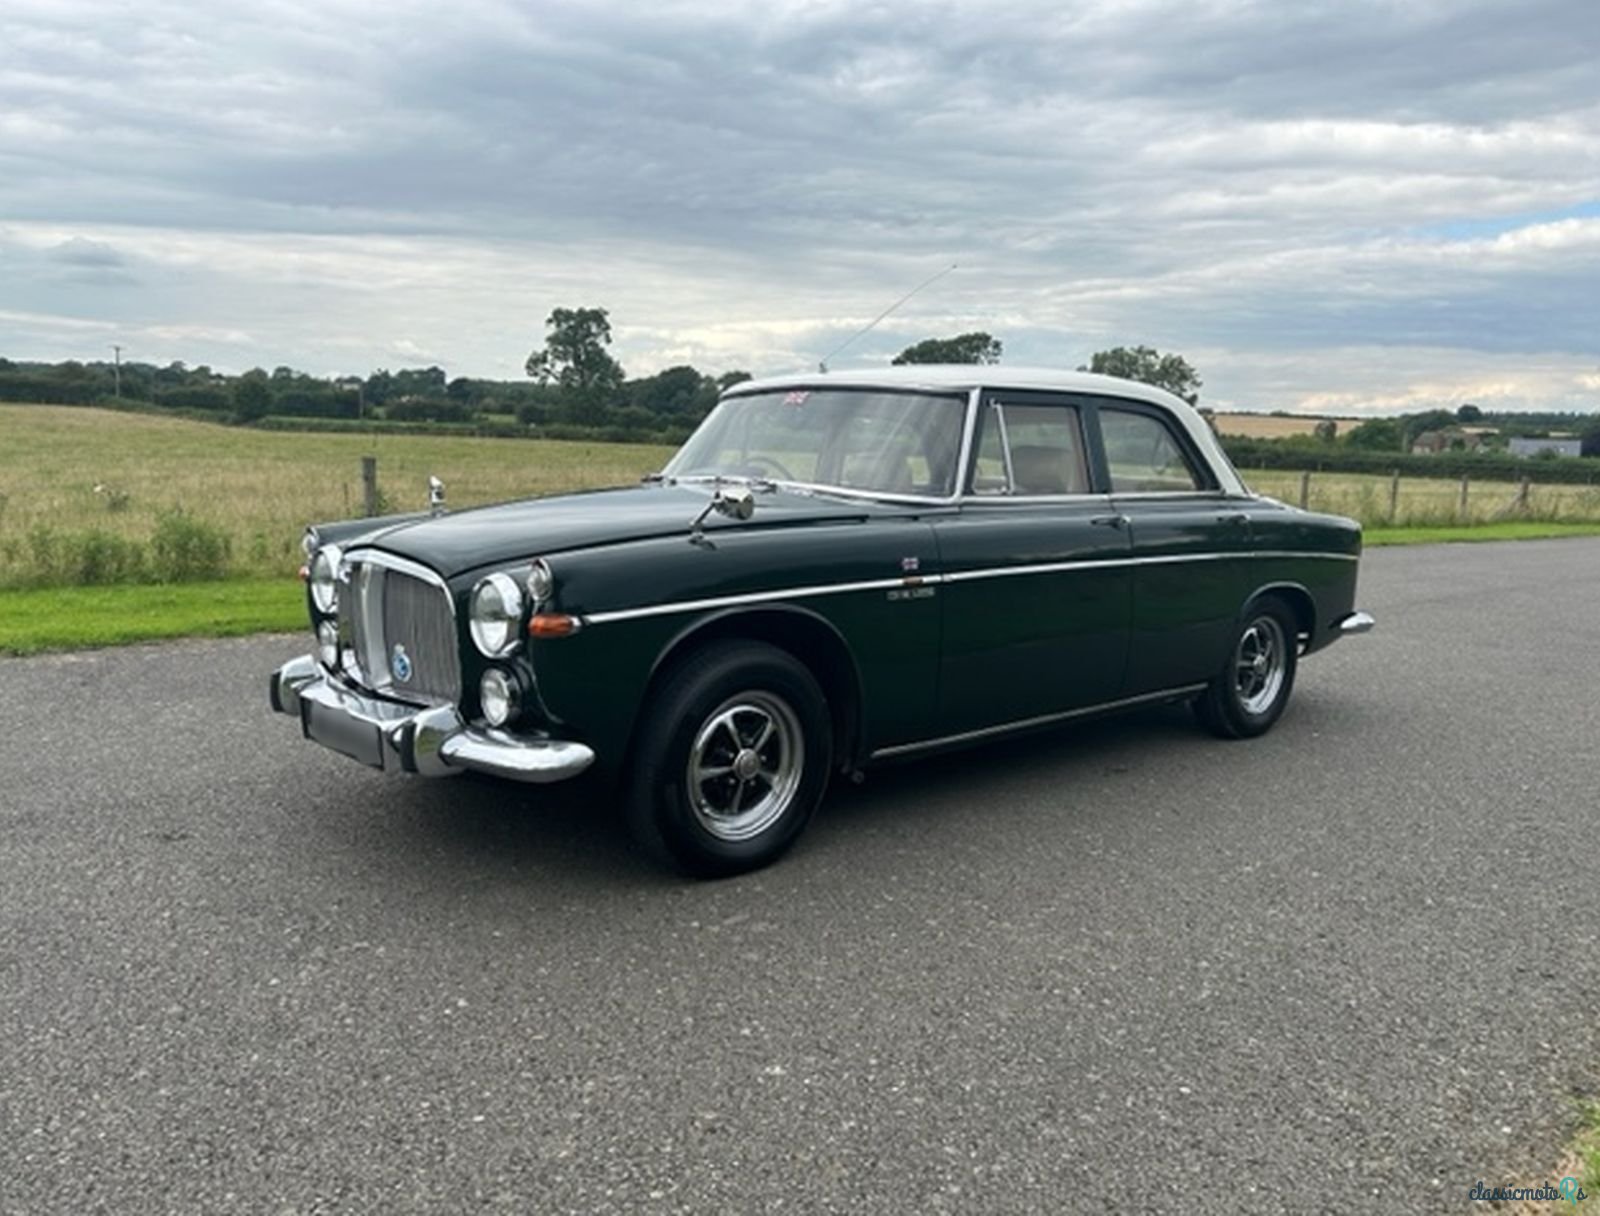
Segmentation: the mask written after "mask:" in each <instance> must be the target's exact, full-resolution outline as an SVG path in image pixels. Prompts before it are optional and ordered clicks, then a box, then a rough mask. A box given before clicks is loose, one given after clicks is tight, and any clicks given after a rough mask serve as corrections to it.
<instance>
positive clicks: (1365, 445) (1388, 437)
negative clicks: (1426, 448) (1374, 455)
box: [1344, 418, 1406, 452]
mask: <svg viewBox="0 0 1600 1216" xmlns="http://www.w3.org/2000/svg"><path fill="white" fill-rule="evenodd" d="M1405 435H1406V433H1405V428H1404V427H1402V426H1401V424H1400V420H1399V419H1398V418H1368V419H1367V420H1366V421H1365V422H1363V423H1362V424H1361V425H1360V426H1358V427H1356V428H1355V429H1353V430H1352V431H1351V432H1350V433H1349V434H1348V435H1346V436H1345V440H1344V441H1345V442H1346V443H1348V444H1349V445H1350V446H1351V447H1353V448H1361V449H1363V450H1364V451H1368V452H1398V451H1400V450H1401V444H1402V442H1403V441H1404V440H1405Z"/></svg>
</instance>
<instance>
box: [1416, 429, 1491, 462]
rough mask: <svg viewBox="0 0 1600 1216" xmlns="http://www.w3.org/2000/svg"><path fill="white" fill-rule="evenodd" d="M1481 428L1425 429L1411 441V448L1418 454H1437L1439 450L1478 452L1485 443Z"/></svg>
mask: <svg viewBox="0 0 1600 1216" xmlns="http://www.w3.org/2000/svg"><path fill="white" fill-rule="evenodd" d="M1480 432H1481V428H1473V429H1468V428H1466V427H1459V426H1447V427H1445V428H1444V429H1442V430H1438V431H1423V432H1422V434H1420V435H1418V436H1417V437H1416V438H1415V439H1413V440H1412V441H1411V450H1412V451H1413V452H1415V453H1418V454H1427V455H1430V456H1431V455H1437V454H1438V453H1439V452H1476V451H1477V450H1478V448H1479V447H1480V446H1481V445H1482V444H1483V435H1482V434H1481V433H1480Z"/></svg>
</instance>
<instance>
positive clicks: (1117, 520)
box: [1089, 515, 1128, 528]
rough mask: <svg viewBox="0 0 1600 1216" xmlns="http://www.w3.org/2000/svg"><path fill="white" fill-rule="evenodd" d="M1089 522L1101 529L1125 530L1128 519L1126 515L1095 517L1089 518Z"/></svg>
mask: <svg viewBox="0 0 1600 1216" xmlns="http://www.w3.org/2000/svg"><path fill="white" fill-rule="evenodd" d="M1089 522H1090V523H1092V524H1098V525H1099V526H1100V527H1102V528H1126V527H1127V526H1128V517H1127V516H1126V515H1096V516H1093V517H1091V518H1090V520H1089Z"/></svg>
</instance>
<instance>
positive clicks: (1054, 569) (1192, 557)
mask: <svg viewBox="0 0 1600 1216" xmlns="http://www.w3.org/2000/svg"><path fill="white" fill-rule="evenodd" d="M1257 557H1291V558H1293V557H1303V558H1323V559H1326V560H1328V561H1343V562H1353V561H1358V560H1360V559H1359V558H1357V557H1356V556H1355V555H1354V554H1350V553H1295V552H1292V551H1288V550H1255V551H1250V552H1243V551H1241V552H1239V553H1162V554H1157V555H1156V556H1155V557H1108V558H1101V559H1097V560H1095V561H1087V562H1046V563H1043V564H1040V565H1037V566H993V567H990V568H987V569H984V570H957V571H956V572H955V573H953V574H939V575H929V576H928V580H927V581H928V582H941V583H966V582H971V581H973V580H975V579H986V578H1009V577H1010V576H1012V575H1015V574H1059V573H1061V572H1063V571H1066V570H1106V569H1111V568H1114V567H1117V566H1173V565H1181V564H1182V563H1184V562H1226V561H1235V560H1238V559H1241V558H1257Z"/></svg>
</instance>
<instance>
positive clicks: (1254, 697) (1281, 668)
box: [1233, 616, 1289, 715]
mask: <svg viewBox="0 0 1600 1216" xmlns="http://www.w3.org/2000/svg"><path fill="white" fill-rule="evenodd" d="M1288 660H1289V645H1288V639H1287V638H1285V637H1284V633H1283V626H1282V625H1280V624H1278V620H1277V618H1276V617H1271V616H1259V617H1257V618H1256V619H1255V620H1253V621H1251V622H1250V624H1249V625H1247V626H1246V627H1245V631H1244V633H1242V634H1241V635H1240V636H1239V645H1238V648H1237V649H1236V650H1235V651H1234V665H1233V666H1234V692H1235V693H1236V694H1237V696H1238V698H1239V706H1240V708H1241V709H1243V710H1244V711H1245V713H1247V714H1252V715H1260V714H1264V713H1266V712H1267V711H1268V710H1269V709H1271V708H1272V705H1273V703H1274V702H1275V701H1277V699H1278V694H1279V693H1280V692H1281V691H1282V689H1283V680H1284V675H1285V673H1286V671H1287V670H1288Z"/></svg>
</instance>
